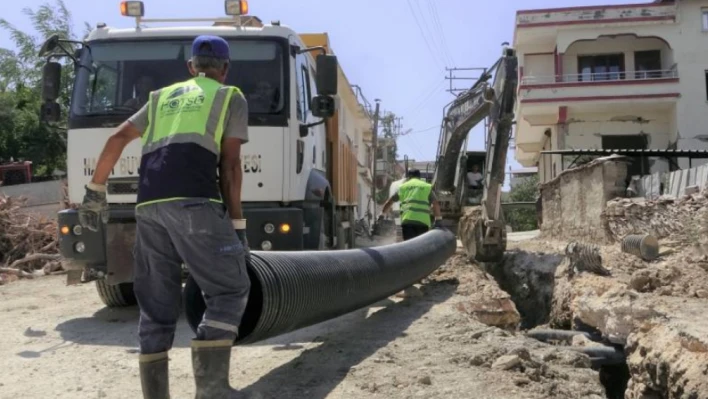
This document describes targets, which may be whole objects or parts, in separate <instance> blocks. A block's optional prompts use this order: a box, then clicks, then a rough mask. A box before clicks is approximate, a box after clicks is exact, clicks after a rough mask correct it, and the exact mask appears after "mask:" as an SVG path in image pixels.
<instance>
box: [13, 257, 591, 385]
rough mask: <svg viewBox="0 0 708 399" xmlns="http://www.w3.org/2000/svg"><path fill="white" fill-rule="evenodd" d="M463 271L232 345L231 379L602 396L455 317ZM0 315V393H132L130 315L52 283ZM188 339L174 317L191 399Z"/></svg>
mask: <svg viewBox="0 0 708 399" xmlns="http://www.w3.org/2000/svg"><path fill="white" fill-rule="evenodd" d="M471 267H472V266H471V265H464V264H460V263H459V262H457V263H454V262H452V263H450V265H448V266H444V267H443V268H441V269H440V270H439V271H438V272H436V273H435V274H434V275H433V276H431V279H430V281H426V282H425V284H424V285H423V286H422V293H423V295H422V296H421V297H416V298H409V299H403V300H402V299H400V298H395V297H393V298H390V299H388V300H385V301H383V302H382V303H379V304H377V306H376V307H371V308H369V309H362V310H359V311H356V312H353V313H351V314H348V315H346V316H343V317H340V318H338V319H335V320H331V321H329V322H326V323H322V324H320V325H317V326H313V327H310V328H307V329H303V330H300V331H297V332H295V333H291V334H288V335H284V336H281V337H277V338H275V339H271V340H269V341H265V342H261V343H258V344H254V345H249V346H244V347H237V348H235V349H234V351H233V364H234V367H233V369H232V372H231V381H232V384H233V385H234V386H235V387H239V388H243V389H244V390H245V391H246V392H249V393H253V394H257V395H255V397H262V398H308V399H309V398H314V399H319V398H322V399H325V398H327V399H332V398H394V399H399V398H400V399H403V398H418V397H420V398H478V399H483V398H490V399H491V398H495V399H505V398H508V399H512V398H514V399H516V398H529V399H531V398H566V399H569V398H586V399H590V398H592V399H601V398H602V397H604V393H603V389H602V386H601V385H600V384H599V382H598V375H597V373H596V372H594V371H593V370H591V369H589V368H588V365H589V360H588V359H587V357H585V356H584V355H579V354H575V353H571V352H559V351H558V349H556V348H552V347H548V346H545V345H544V344H540V343H538V342H536V341H531V340H528V339H526V338H522V337H519V336H516V335H514V334H511V333H509V332H506V331H503V330H500V329H498V328H493V327H488V326H485V325H483V324H481V323H479V322H478V321H475V320H473V319H471V318H470V317H469V316H467V315H465V314H463V313H461V312H460V311H458V310H456V309H457V307H456V306H455V304H458V303H460V302H462V301H465V299H466V298H467V296H466V295H465V294H464V293H465V292H466V290H469V289H470V288H469V286H468V287H466V288H465V287H462V284H461V283H460V281H465V279H464V278H460V277H464V275H466V274H468V273H469V271H470V270H471V269H470V268H471ZM468 280H469V279H468ZM467 292H468V291H467ZM0 313H1V314H2V315H3V323H2V326H0V331H1V332H2V340H0V359H2V370H3V371H2V372H1V373H0V397H1V398H20V397H21V398H42V399H46V398H56V399H65V398H66V399H68V398H72V399H76V398H130V399H135V398H139V397H142V396H141V394H140V385H139V377H138V367H137V366H138V364H137V351H136V349H137V348H136V344H137V339H136V326H137V320H138V311H137V309H136V308H130V309H117V310H116V309H107V308H105V307H104V306H103V305H102V303H101V302H100V301H99V299H98V296H97V294H96V292H95V288H94V286H93V285H92V284H88V285H82V286H71V287H67V286H65V285H64V281H63V278H62V277H60V276H56V277H46V278H40V279H37V280H24V281H19V282H16V283H12V284H9V285H7V286H2V287H0ZM191 337H192V333H191V331H190V330H189V328H188V326H187V324H186V323H185V322H184V320H183V319H182V320H181V321H180V323H179V327H178V331H177V336H176V339H175V348H174V350H173V351H172V352H171V362H170V367H171V375H170V378H171V381H170V383H171V388H172V393H173V397H175V398H189V397H193V395H194V383H193V380H192V372H191V364H190V357H189V339H190V338H191ZM529 352H530V353H529ZM505 355H506V356H505ZM505 362H510V363H508V364H506V365H505V364H504V363H505ZM494 363H496V364H495V366H494V367H492V364H494ZM507 369H508V370H507Z"/></svg>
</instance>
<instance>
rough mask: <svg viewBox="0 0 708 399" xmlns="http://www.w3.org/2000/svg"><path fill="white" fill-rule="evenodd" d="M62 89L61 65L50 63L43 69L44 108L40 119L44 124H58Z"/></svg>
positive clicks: (41, 109)
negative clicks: (58, 102) (59, 99)
mask: <svg viewBox="0 0 708 399" xmlns="http://www.w3.org/2000/svg"><path fill="white" fill-rule="evenodd" d="M60 89H61V64H60V63H58V62H52V61H49V62H47V63H46V64H45V65H44V68H42V107H41V108H40V115H39V118H40V120H41V121H42V122H58V121H59V118H60V117H61V108H60V107H59V104H57V99H58V98H59V91H60Z"/></svg>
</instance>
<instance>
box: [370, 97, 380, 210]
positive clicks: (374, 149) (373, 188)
mask: <svg viewBox="0 0 708 399" xmlns="http://www.w3.org/2000/svg"><path fill="white" fill-rule="evenodd" d="M374 101H375V102H376V110H375V111H374V129H373V131H372V138H371V152H372V154H373V155H374V156H373V157H372V158H373V159H374V162H373V165H372V167H371V176H372V179H373V182H372V183H373V184H371V199H372V202H373V203H374V210H373V215H374V217H378V216H377V215H378V214H377V213H376V161H377V155H378V141H379V140H378V139H379V105H380V103H381V100H379V99H378V98H377V99H374Z"/></svg>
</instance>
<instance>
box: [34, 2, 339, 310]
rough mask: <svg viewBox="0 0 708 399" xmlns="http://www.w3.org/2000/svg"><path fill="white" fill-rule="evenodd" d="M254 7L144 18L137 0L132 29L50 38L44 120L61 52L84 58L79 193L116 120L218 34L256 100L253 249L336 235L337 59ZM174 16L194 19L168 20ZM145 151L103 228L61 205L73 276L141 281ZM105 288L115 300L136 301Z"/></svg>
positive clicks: (245, 192) (248, 173)
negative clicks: (331, 144) (329, 124)
mask: <svg viewBox="0 0 708 399" xmlns="http://www.w3.org/2000/svg"><path fill="white" fill-rule="evenodd" d="M247 8H248V7H247V3H246V1H244V0H241V1H234V0H226V2H225V9H226V11H227V14H229V15H228V16H227V17H226V18H214V19H208V20H204V19H196V20H194V19H184V20H175V19H169V20H159V19H146V18H145V7H144V4H143V3H142V2H140V1H126V2H123V3H121V11H122V13H123V15H124V16H127V17H132V18H135V20H136V26H135V27H133V28H127V29H117V28H112V27H109V26H106V25H105V24H98V25H97V26H96V28H95V29H93V30H92V31H91V32H90V34H89V35H88V37H87V38H86V39H85V40H84V41H83V42H80V43H78V42H71V41H67V40H61V39H59V38H58V37H56V36H52V37H51V38H49V39H48V40H47V42H46V43H45V45H44V46H43V49H42V51H43V53H44V54H45V55H46V56H47V60H48V62H47V65H46V66H45V68H44V92H43V100H44V105H43V107H42V116H43V119H44V120H45V121H49V122H51V121H58V120H60V118H61V116H60V115H59V106H58V104H57V103H56V99H57V97H58V87H59V79H60V76H61V64H59V63H58V62H55V61H54V58H55V57H58V56H67V57H70V58H72V60H73V61H74V71H75V74H74V81H73V94H72V97H71V102H70V104H69V108H68V115H67V116H68V118H67V119H68V132H67V137H68V144H67V157H68V159H67V173H68V184H69V190H68V191H69V202H70V203H81V201H82V198H83V196H84V193H85V188H84V187H85V185H86V184H87V183H88V182H89V181H90V179H91V177H92V175H93V172H94V170H95V167H96V160H97V158H98V155H99V154H100V152H101V150H102V148H103V146H104V144H105V143H106V140H107V139H108V137H109V136H110V135H111V134H112V133H113V132H114V130H115V128H116V127H117V126H118V125H119V124H121V123H122V122H124V121H125V120H126V119H127V118H128V117H130V116H131V115H132V114H134V113H135V112H136V111H137V110H138V109H140V107H141V106H143V105H144V104H145V102H146V100H147V97H148V94H149V93H150V91H152V90H157V89H159V88H161V87H165V86H168V85H171V84H173V83H175V82H179V81H183V80H187V79H189V78H191V76H190V75H189V71H188V69H187V61H188V60H189V59H190V57H191V42H192V40H193V39H194V38H195V37H196V36H198V35H204V34H208V35H216V36H221V37H223V38H224V39H226V40H227V41H228V43H229V46H230V49H231V62H230V68H229V75H228V77H227V80H226V82H225V83H226V84H228V85H233V86H236V87H238V88H240V89H241V91H242V92H243V94H244V96H245V97H246V100H247V102H248V106H249V117H248V124H249V142H248V143H247V144H245V145H244V146H243V147H242V155H241V163H242V166H243V183H242V204H243V212H244V217H245V218H246V219H247V236H248V241H249V244H250V246H251V249H253V250H265V251H269V250H286V251H287V250H303V249H323V248H327V247H331V246H333V245H335V244H337V238H338V237H340V238H341V237H342V234H341V231H340V230H341V225H342V223H343V222H344V221H343V220H342V219H343V218H342V217H341V216H339V215H338V213H337V203H338V202H337V198H335V197H334V195H333V194H332V193H333V191H332V184H331V183H330V181H329V180H328V178H327V175H328V169H331V168H333V165H331V164H329V163H328V160H331V156H330V154H328V142H327V134H326V133H327V132H326V123H325V122H326V121H327V119H328V118H331V117H332V116H333V115H334V113H335V98H334V97H335V96H336V94H337V68H338V66H337V59H336V57H335V56H334V55H331V54H326V51H325V49H323V48H307V46H305V44H304V43H303V41H302V40H301V37H300V35H298V34H297V33H296V32H295V31H293V30H292V29H290V28H288V27H286V26H281V25H280V24H279V23H274V24H271V25H263V24H259V23H255V24H254V23H252V22H253V21H254V17H250V19H249V21H250V22H251V23H249V24H247V25H250V26H245V25H244V24H243V21H244V17H245V14H246V12H245V11H246V10H247ZM255 20H256V21H257V19H255ZM165 21H168V22H170V23H174V22H184V23H185V24H186V25H185V26H179V27H174V26H170V27H161V26H159V24H160V23H161V22H165ZM193 22H211V23H212V25H211V26H208V25H207V26H204V25H199V24H195V23H193ZM143 23H149V24H150V27H145V26H143ZM318 53H319V54H318ZM55 88H57V89H56V90H55ZM140 156H141V143H140V141H139V140H135V141H133V142H131V143H130V144H129V145H128V147H126V149H125V150H124V152H123V154H122V157H121V158H120V160H119V161H118V163H117V164H116V166H115V168H114V169H113V171H112V173H111V176H110V177H109V180H108V183H107V187H108V188H107V200H108V203H109V212H110V218H109V221H108V223H106V224H104V225H103V226H102V227H101V229H100V230H99V231H98V232H92V231H88V230H87V229H83V228H82V227H81V226H80V224H79V222H78V215H77V212H76V211H75V210H64V211H61V212H60V213H59V215H58V223H59V226H60V251H61V254H62V255H63V257H64V258H65V259H66V267H67V269H69V270H71V271H72V272H70V277H69V280H70V282H78V281H80V282H87V281H92V280H98V281H99V285H101V287H99V293H101V289H103V290H104V291H106V290H108V291H113V294H114V293H116V292H118V291H121V289H122V291H123V292H125V291H126V288H125V287H126V286H127V285H131V283H132V265H133V258H132V247H133V243H134V237H135V203H136V197H137V188H138V181H139V178H140V170H139V165H140ZM335 166H336V165H335ZM335 175H336V173H335ZM338 233H339V234H338ZM351 236H352V237H353V234H351ZM340 246H342V245H341V243H340ZM79 276H80V277H79ZM131 286H132V285H131ZM120 287H123V288H120ZM128 291H129V290H128ZM104 294H105V292H104V293H102V294H101V297H102V299H104V302H106V304H108V305H109V306H111V305H121V304H125V302H130V301H125V300H112V299H110V298H106V297H107V296H110V295H112V294H111V292H108V294H105V295H104ZM109 294H110V295H109Z"/></svg>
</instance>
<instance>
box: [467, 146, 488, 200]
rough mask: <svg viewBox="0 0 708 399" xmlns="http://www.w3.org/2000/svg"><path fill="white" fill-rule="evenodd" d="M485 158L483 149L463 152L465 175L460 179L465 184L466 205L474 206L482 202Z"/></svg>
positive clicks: (485, 154)
mask: <svg viewBox="0 0 708 399" xmlns="http://www.w3.org/2000/svg"><path fill="white" fill-rule="evenodd" d="M486 158H487V153H486V152H485V151H467V152H466V153H465V159H464V161H463V162H464V163H463V164H464V165H465V169H464V171H465V175H464V178H463V179H462V181H463V182H464V185H465V199H464V201H463V203H464V204H465V205H466V206H476V205H481V204H482V195H483V194H484V165H485V164H486V162H485V160H486Z"/></svg>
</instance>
